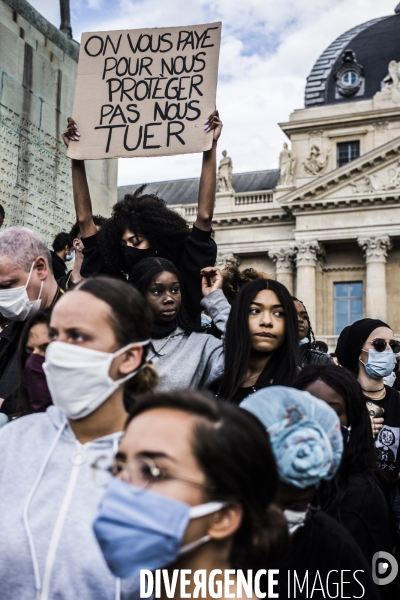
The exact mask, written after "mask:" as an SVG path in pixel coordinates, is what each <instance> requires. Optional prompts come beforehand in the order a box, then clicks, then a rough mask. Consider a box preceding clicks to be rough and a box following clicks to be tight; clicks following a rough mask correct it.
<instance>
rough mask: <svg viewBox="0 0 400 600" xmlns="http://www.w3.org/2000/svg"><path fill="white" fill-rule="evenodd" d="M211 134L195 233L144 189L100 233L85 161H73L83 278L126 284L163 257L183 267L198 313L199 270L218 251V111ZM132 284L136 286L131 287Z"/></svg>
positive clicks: (192, 308)
mask: <svg viewBox="0 0 400 600" xmlns="http://www.w3.org/2000/svg"><path fill="white" fill-rule="evenodd" d="M204 128H205V130H206V131H213V145H212V147H211V149H210V150H208V151H206V152H203V166H202V171H201V177H200V184H199V203H198V213H197V218H196V221H195V224H194V226H193V228H192V230H189V228H188V226H187V223H186V221H185V219H183V218H182V217H181V216H180V215H178V214H177V213H176V212H174V211H173V210H171V209H169V208H168V207H167V205H166V202H165V201H164V200H162V199H161V198H159V197H158V196H156V195H155V194H146V193H144V192H145V187H146V186H141V187H140V188H138V189H137V190H136V192H135V193H134V194H133V195H131V194H127V195H126V196H125V198H124V199H123V200H122V201H121V202H117V204H115V205H114V207H113V211H112V215H111V218H110V219H108V221H107V222H106V223H105V224H104V225H103V227H102V229H101V231H100V232H98V231H97V229H96V227H95V224H94V222H93V215H92V203H91V198H90V193H89V187H88V183H87V178H86V172H85V164H84V161H80V160H72V183H73V192H74V202H75V210H76V216H77V220H78V222H79V227H80V230H81V234H82V242H83V244H84V246H85V249H84V251H83V253H84V261H83V265H82V268H81V274H82V277H85V278H86V277H89V276H91V275H99V274H103V275H111V276H113V277H118V278H123V279H128V281H130V282H132V281H131V278H130V273H131V271H132V269H133V268H134V267H135V266H136V265H137V264H138V262H139V261H140V260H143V259H144V258H149V257H152V256H160V257H162V258H166V259H168V260H170V261H171V262H173V263H174V264H175V265H176V266H177V267H179V269H180V271H181V273H182V275H183V279H184V285H185V292H186V297H187V301H188V310H189V312H190V314H191V316H192V317H193V318H194V317H197V316H198V314H199V313H200V300H201V297H202V295H201V277H200V271H201V269H203V268H205V267H209V266H213V265H214V264H215V260H216V256H217V247H216V244H215V242H214V240H213V239H212V238H211V223H212V217H213V211H214V202H215V187H216V152H217V141H218V138H219V136H220V134H221V130H222V122H221V121H220V119H219V115H218V111H216V110H215V111H214V112H213V113H212V114H211V115H210V117H209V118H208V119H207V121H206V122H205V127H204ZM62 137H63V140H64V142H65V144H66V145H67V146H68V145H69V143H71V141H72V142H77V141H78V140H79V137H80V134H79V132H78V127H77V124H76V123H75V121H74V120H73V119H72V118H68V127H67V129H66V130H65V131H64V133H63V134H62ZM132 283H133V282H132Z"/></svg>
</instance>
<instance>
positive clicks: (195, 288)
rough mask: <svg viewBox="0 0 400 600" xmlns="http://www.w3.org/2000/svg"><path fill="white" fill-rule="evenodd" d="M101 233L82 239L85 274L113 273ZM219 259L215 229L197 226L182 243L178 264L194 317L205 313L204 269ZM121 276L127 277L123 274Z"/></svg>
mask: <svg viewBox="0 0 400 600" xmlns="http://www.w3.org/2000/svg"><path fill="white" fill-rule="evenodd" d="M97 241H98V234H97V233H96V234H95V235H92V236H90V237H87V238H82V242H83V245H84V249H83V263H82V266H81V275H82V277H85V278H86V277H91V276H94V275H110V273H109V272H108V269H107V266H106V264H105V262H104V259H103V256H102V254H101V252H100V249H99V247H98V244H97ZM216 259H217V245H216V243H215V242H214V240H213V239H212V237H211V231H203V230H202V229H198V228H197V227H196V226H195V225H194V226H193V228H192V230H191V232H190V233H189V235H188V236H187V237H186V238H185V240H184V242H183V245H182V254H181V258H180V260H179V263H178V264H177V265H176V266H177V267H178V268H179V270H180V272H181V275H182V280H183V288H184V289H183V297H184V298H185V306H186V309H187V312H188V314H189V316H190V317H191V319H192V320H193V321H194V320H197V318H198V316H199V314H200V313H201V306H200V301H201V299H202V298H203V295H202V292H201V275H200V271H201V269H204V268H205V267H213V266H214V265H215V261H216ZM121 279H124V280H125V281H126V279H125V277H124V276H123V274H122V273H121Z"/></svg>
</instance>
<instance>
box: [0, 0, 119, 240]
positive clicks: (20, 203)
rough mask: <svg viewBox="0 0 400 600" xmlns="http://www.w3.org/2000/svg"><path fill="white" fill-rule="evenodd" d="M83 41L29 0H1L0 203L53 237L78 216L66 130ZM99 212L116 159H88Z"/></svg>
mask: <svg viewBox="0 0 400 600" xmlns="http://www.w3.org/2000/svg"><path fill="white" fill-rule="evenodd" d="M78 51H79V45H78V44H77V43H76V42H74V41H73V40H69V39H68V38H67V37H66V36H65V35H64V34H63V33H61V32H60V31H59V30H58V29H57V28H56V27H54V26H53V25H51V24H50V23H49V22H48V21H46V20H45V19H44V18H43V17H42V16H41V15H40V14H39V13H37V11H35V10H34V9H33V8H32V7H31V6H30V4H28V2H26V1H25V0H0V203H1V204H2V205H3V206H4V208H5V211H6V220H5V225H6V226H10V225H17V224H19V225H26V226H27V227H30V228H32V229H34V230H35V231H36V232H37V233H39V234H40V235H41V236H42V237H43V238H44V239H45V240H46V242H47V243H50V242H51V241H52V239H53V238H54V236H55V235H56V234H57V233H58V232H59V231H65V230H68V229H69V228H70V226H71V225H72V224H73V222H74V221H75V212H74V208H73V200H72V186H71V172H70V161H69V159H67V157H66V149H65V147H64V144H63V142H62V140H61V137H60V134H61V132H62V131H63V129H65V125H66V119H67V117H68V116H70V115H71V113H72V106H73V98H74V91H75V78H76V71H77V66H78V65H77V60H78ZM87 171H88V176H89V185H90V188H91V192H92V199H93V204H94V212H95V213H100V214H104V215H105V216H108V215H109V213H110V208H111V206H112V204H114V203H115V202H116V200H117V161H116V160H108V161H89V162H88V163H87Z"/></svg>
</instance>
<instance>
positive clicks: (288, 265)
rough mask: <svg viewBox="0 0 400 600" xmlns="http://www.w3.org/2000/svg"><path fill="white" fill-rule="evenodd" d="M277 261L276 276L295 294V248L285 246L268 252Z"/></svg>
mask: <svg viewBox="0 0 400 600" xmlns="http://www.w3.org/2000/svg"><path fill="white" fill-rule="evenodd" d="M268 254H269V257H270V258H271V260H273V261H274V263H275V278H276V280H277V281H279V282H280V283H282V284H283V285H284V286H285V287H287V289H288V290H289V292H290V294H292V295H293V259H294V257H295V255H296V252H295V250H294V249H293V248H292V247H290V246H283V247H281V248H276V249H274V250H270V251H269V252H268Z"/></svg>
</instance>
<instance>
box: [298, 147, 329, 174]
mask: <svg viewBox="0 0 400 600" xmlns="http://www.w3.org/2000/svg"><path fill="white" fill-rule="evenodd" d="M329 155H330V150H328V152H327V153H326V155H325V157H324V156H323V155H322V154H321V151H320V149H319V148H318V146H317V145H316V144H314V145H313V146H311V151H310V156H309V157H308V158H307V160H306V162H304V163H303V167H304V172H305V173H306V174H307V175H322V173H323V172H324V171H325V169H326V167H327V165H328V161H329Z"/></svg>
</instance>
